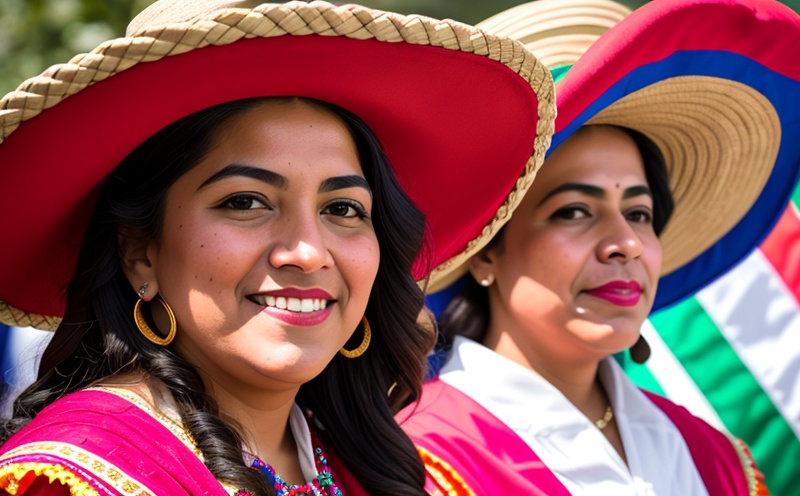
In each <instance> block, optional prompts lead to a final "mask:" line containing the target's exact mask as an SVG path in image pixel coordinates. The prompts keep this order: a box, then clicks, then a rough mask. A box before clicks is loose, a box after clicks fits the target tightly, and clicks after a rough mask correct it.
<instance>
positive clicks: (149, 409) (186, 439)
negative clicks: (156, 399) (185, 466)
mask: <svg viewBox="0 0 800 496" xmlns="http://www.w3.org/2000/svg"><path fill="white" fill-rule="evenodd" d="M86 391H103V392H104V393H109V394H113V395H114V396H118V397H120V398H122V399H124V400H126V401H129V402H131V403H133V404H134V405H136V406H137V407H139V409H140V410H142V411H143V412H145V413H146V414H148V415H150V416H151V417H153V420H155V421H157V422H158V423H159V424H161V425H163V426H164V427H165V428H166V429H167V430H169V431H170V432H171V433H172V434H173V435H174V436H175V437H177V438H178V440H180V442H181V443H183V445H184V446H186V447H187V448H189V449H190V450H191V451H192V453H194V454H195V455H196V456H197V457H198V458H199V459H200V461H202V462H204V461H205V460H204V459H203V452H202V451H200V450H199V449H198V448H197V445H196V444H195V442H194V438H192V435H191V434H189V431H187V430H186V429H185V428H184V427H183V424H182V423H181V422H180V421H179V420H175V419H174V418H172V417H170V416H169V415H166V414H164V413H161V412H160V411H158V410H156V409H155V408H153V406H152V405H151V404H150V403H148V402H147V401H145V399H144V398H142V397H141V396H139V395H138V394H136V393H134V392H133V391H129V390H127V389H124V388H115V387H108V386H97V387H91V388H88V389H86Z"/></svg>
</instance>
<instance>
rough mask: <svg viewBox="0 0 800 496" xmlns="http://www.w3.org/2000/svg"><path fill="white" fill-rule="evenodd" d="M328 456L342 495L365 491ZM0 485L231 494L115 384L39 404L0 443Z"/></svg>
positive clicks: (110, 493)
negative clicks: (29, 417) (23, 423)
mask: <svg viewBox="0 0 800 496" xmlns="http://www.w3.org/2000/svg"><path fill="white" fill-rule="evenodd" d="M328 459H329V462H330V465H331V469H332V472H333V473H334V474H335V475H334V477H335V479H336V482H337V485H339V487H340V488H342V492H343V493H344V494H345V496H361V495H365V494H367V493H366V492H365V491H364V490H363V489H362V488H361V486H360V485H359V484H358V482H357V481H356V480H355V478H354V477H352V475H350V474H349V473H348V472H347V471H346V469H345V468H344V465H343V464H341V463H340V462H339V461H338V460H336V459H335V458H334V457H331V456H330V455H329V456H328ZM340 476H341V477H340ZM0 489H3V490H5V492H6V493H9V494H14V495H22V494H24V495H26V496H28V495H56V496H61V495H64V496H66V495H69V494H77V495H95V494H97V495H101V496H146V495H166V494H169V495H193V496H194V495H209V496H226V495H229V494H235V493H236V491H235V489H234V488H231V487H226V486H225V485H224V484H222V483H220V482H219V481H218V480H217V479H215V478H214V476H213V475H212V474H211V472H210V471H209V470H208V469H207V468H206V466H205V465H204V464H203V461H202V454H201V453H200V451H199V450H198V449H197V448H196V447H195V445H194V442H193V440H192V438H191V436H189V434H188V432H186V431H185V430H184V428H183V426H182V425H181V424H180V423H179V422H177V421H175V420H174V419H172V418H171V417H168V416H166V415H163V414H160V413H159V412H156V411H155V410H154V409H153V408H152V407H151V406H150V405H148V404H147V403H146V402H145V401H144V400H143V399H142V398H140V397H139V396H137V395H136V394H134V393H131V392H129V391H126V390H123V389H118V388H113V389H112V388H97V389H88V390H85V391H80V392H76V393H73V394H70V395H68V396H65V397H64V398H61V399H59V400H58V401H56V402H54V403H52V404H51V405H49V406H47V407H46V408H45V409H43V410H42V411H41V412H40V413H39V415H37V416H36V417H35V418H34V419H33V421H31V423H30V424H28V425H27V426H25V427H24V428H23V429H21V430H20V431H19V432H17V433H16V434H15V435H14V436H12V437H11V439H9V440H8V442H7V443H6V444H4V445H3V446H2V448H0Z"/></svg>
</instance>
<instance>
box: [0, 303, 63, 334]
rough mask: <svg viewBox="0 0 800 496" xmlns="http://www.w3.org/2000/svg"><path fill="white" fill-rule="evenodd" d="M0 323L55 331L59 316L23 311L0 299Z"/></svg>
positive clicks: (59, 320)
mask: <svg viewBox="0 0 800 496" xmlns="http://www.w3.org/2000/svg"><path fill="white" fill-rule="evenodd" d="M0 323H2V324H7V325H10V326H20V327H35V328H37V329H41V330H43V331H55V330H56V329H57V328H58V325H59V324H60V323H61V317H54V316H48V315H38V314H35V313H27V312H23V311H22V310H19V309H16V308H14V307H12V306H11V305H9V304H8V303H6V302H4V301H0Z"/></svg>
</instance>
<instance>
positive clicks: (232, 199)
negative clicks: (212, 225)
mask: <svg viewBox="0 0 800 496" xmlns="http://www.w3.org/2000/svg"><path fill="white" fill-rule="evenodd" d="M219 207H220V208H229V209H231V210H254V209H263V208H269V207H268V206H267V200H266V199H265V198H264V197H262V196H261V195H256V194H255V193H237V194H235V195H231V196H229V197H227V198H226V199H225V200H223V201H222V203H221V204H220V205H219Z"/></svg>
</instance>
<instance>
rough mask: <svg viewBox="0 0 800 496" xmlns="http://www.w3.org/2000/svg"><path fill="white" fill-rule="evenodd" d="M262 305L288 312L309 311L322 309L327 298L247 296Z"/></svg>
mask: <svg viewBox="0 0 800 496" xmlns="http://www.w3.org/2000/svg"><path fill="white" fill-rule="evenodd" d="M247 298H248V299H249V300H250V301H252V302H253V303H256V304H257V305H261V306H262V307H271V308H278V309H280V310H288V311H290V312H300V313H311V312H318V311H320V310H324V309H325V308H326V307H327V306H328V300H325V299H322V298H286V297H284V296H265V295H251V296H248V297H247Z"/></svg>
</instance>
